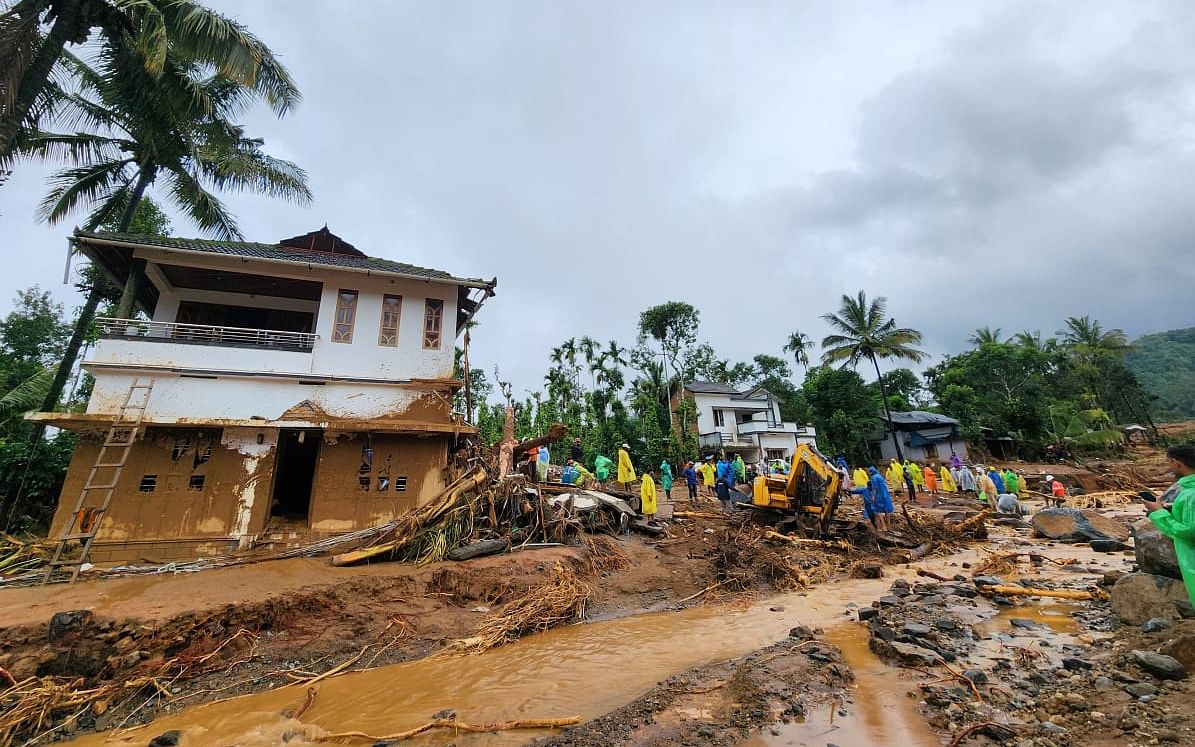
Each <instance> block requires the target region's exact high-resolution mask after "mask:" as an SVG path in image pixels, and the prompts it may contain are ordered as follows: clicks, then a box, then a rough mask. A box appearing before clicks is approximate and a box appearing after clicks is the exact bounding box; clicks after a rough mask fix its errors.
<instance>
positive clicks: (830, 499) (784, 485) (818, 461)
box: [752, 444, 842, 532]
mask: <svg viewBox="0 0 1195 747" xmlns="http://www.w3.org/2000/svg"><path fill="white" fill-rule="evenodd" d="M841 485H842V474H841V473H840V472H839V471H838V470H837V469H836V468H835V467H834V464H833V463H832V462H830V460H829V459H827V458H826V457H825V456H824V455H823V454H822V453H821V452H820V451H818V450H817V449H816V448H815V447H813V446H811V445H809V444H800V445H798V446H797V450H796V451H795V452H793V460H792V466H791V468H790V469H789V472H788V477H787V478H784V477H781V476H779V475H767V476H761V477H757V478H756V479H755V484H754V485H753V486H752V488H753V490H752V493H753V495H752V502H753V503H754V505H755V506H756V507H759V508H768V509H773V510H777V511H782V512H786V513H787V512H792V513H796V514H798V515H812V516H814V517H816V520H817V524H818V527H819V529H820V531H821V532H826V531H828V530H829V528H830V522H832V521H833V520H834V512H835V510H837V508H838V495H839V488H840V487H841Z"/></svg>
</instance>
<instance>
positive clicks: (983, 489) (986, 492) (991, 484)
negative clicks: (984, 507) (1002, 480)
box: [976, 468, 1000, 506]
mask: <svg viewBox="0 0 1195 747" xmlns="http://www.w3.org/2000/svg"><path fill="white" fill-rule="evenodd" d="M976 469H978V468H976ZM976 484H977V485H978V486H979V500H981V501H986V502H987V503H988V505H990V506H995V505H996V498H997V496H999V495H1000V491H998V490H996V481H995V480H993V479H992V476H991V475H989V474H987V473H985V472H983V470H979V479H978V480H977V481H976Z"/></svg>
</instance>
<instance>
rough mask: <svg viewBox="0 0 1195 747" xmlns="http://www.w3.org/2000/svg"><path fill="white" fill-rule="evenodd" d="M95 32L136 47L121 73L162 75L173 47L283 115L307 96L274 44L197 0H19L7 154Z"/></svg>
mask: <svg viewBox="0 0 1195 747" xmlns="http://www.w3.org/2000/svg"><path fill="white" fill-rule="evenodd" d="M93 36H94V38H96V39H97V40H98V41H99V42H100V43H101V44H102V45H104V46H108V47H110V48H120V49H123V50H126V51H127V52H128V54H126V55H124V56H123V58H122V64H121V66H120V68H119V70H118V72H117V74H118V75H121V76H126V75H127V76H131V77H133V78H137V79H144V76H146V75H148V76H149V77H150V78H151V79H156V78H158V77H159V76H161V75H162V73H163V72H164V70H165V69H166V66H167V61H168V59H169V58H170V57H171V56H172V55H173V56H174V57H176V58H177V59H182V60H186V61H188V62H191V63H195V64H198V65H202V66H207V67H210V68H211V69H213V70H215V71H216V72H217V73H218V74H219V75H220V76H221V77H223V78H225V79H227V80H230V81H233V82H235V83H236V84H237V85H239V86H242V87H245V88H248V89H251V90H253V91H255V92H257V93H258V94H259V95H260V96H261V97H262V98H263V99H265V100H266V102H267V103H269V105H270V106H271V107H272V108H273V109H274V110H275V111H276V112H277V113H278V114H280V115H281V114H284V113H285V112H286V111H287V110H289V109H291V108H293V107H294V106H295V105H296V104H298V102H299V99H300V94H299V90H298V88H297V87H296V86H295V84H294V81H293V80H291V77H290V73H289V72H288V71H287V70H286V68H285V67H284V66H283V65H282V64H281V63H280V62H279V61H278V60H277V59H276V58H275V57H274V53H273V52H272V51H271V50H270V48H269V47H268V46H266V45H265V44H264V43H263V42H262V41H261V40H260V39H258V38H257V37H255V36H254V35H253V34H251V33H250V32H249V31H248V30H247V29H246V28H245V27H244V26H241V25H240V24H239V23H237V22H236V21H233V20H232V19H230V18H228V17H226V16H224V15H221V14H220V13H216V12H215V11H213V10H211V9H209V8H207V7H205V6H203V5H201V4H200V3H197V2H194V1H193V0H17V2H14V3H11V4H10V6H9V7H8V9H7V10H5V11H4V12H3V14H0V162H4V161H5V160H7V159H8V157H9V156H10V154H11V152H12V147H13V145H14V142H15V139H16V136H17V133H18V131H19V130H20V128H21V127H22V126H24V127H27V128H36V127H38V126H39V122H40V120H41V117H42V116H43V115H44V114H46V112H47V111H48V109H49V108H50V106H51V102H50V101H49V100H48V98H49V97H51V96H52V94H53V90H54V87H55V85H54V82H53V80H52V79H53V77H54V75H53V74H54V72H55V68H56V66H58V65H59V63H60V62H61V61H62V59H63V58H64V55H65V54H66V47H67V45H79V44H82V43H84V42H86V41H88V40H89V39H91V38H93ZM149 90H150V89H147V92H149Z"/></svg>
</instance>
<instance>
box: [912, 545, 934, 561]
mask: <svg viewBox="0 0 1195 747" xmlns="http://www.w3.org/2000/svg"><path fill="white" fill-rule="evenodd" d="M937 546H938V545H937V543H935V542H926V543H925V544H923V545H918V546H917V547H914V548H913V549H912V550H910V551H909V560H921V559H922V558H924V557H925V556H926V555H929V554H930V553H931V552H933V551H934V549H935V548H936V547H937Z"/></svg>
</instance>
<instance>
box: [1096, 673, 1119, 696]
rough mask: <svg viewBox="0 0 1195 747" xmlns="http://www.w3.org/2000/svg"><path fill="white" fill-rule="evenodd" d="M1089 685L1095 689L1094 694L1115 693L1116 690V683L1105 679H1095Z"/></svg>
mask: <svg viewBox="0 0 1195 747" xmlns="http://www.w3.org/2000/svg"><path fill="white" fill-rule="evenodd" d="M1091 685H1092V687H1094V688H1095V689H1096V692H1101V693H1110V692H1115V691H1116V690H1117V689H1118V688H1117V687H1116V683H1115V682H1113V681H1112V680H1111V679H1109V678H1107V677H1096V678H1095V680H1094V681H1092V683H1091Z"/></svg>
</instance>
